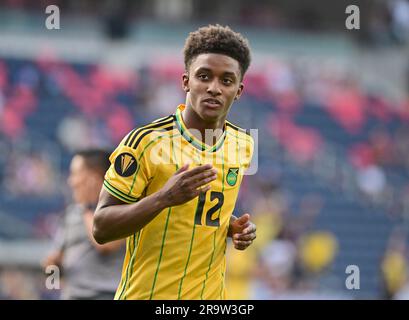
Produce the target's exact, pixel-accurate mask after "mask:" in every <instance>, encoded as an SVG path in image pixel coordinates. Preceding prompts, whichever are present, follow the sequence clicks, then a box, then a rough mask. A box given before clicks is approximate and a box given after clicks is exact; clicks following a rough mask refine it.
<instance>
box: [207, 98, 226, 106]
mask: <svg viewBox="0 0 409 320" xmlns="http://www.w3.org/2000/svg"><path fill="white" fill-rule="evenodd" d="M203 104H204V105H205V106H206V107H208V108H220V107H222V106H223V103H222V102H221V101H220V100H218V99H216V98H207V99H204V100H203Z"/></svg>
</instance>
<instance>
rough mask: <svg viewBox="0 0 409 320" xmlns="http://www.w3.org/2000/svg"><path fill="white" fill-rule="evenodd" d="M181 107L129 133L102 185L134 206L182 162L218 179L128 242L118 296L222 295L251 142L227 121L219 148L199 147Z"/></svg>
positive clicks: (211, 296)
mask: <svg viewBox="0 0 409 320" xmlns="http://www.w3.org/2000/svg"><path fill="white" fill-rule="evenodd" d="M183 109H184V105H180V106H179V107H178V108H177V111H176V113H175V114H174V115H171V116H169V117H165V118H162V119H160V120H158V121H156V122H153V123H151V124H149V125H147V126H144V127H142V128H141V129H138V130H134V131H132V132H131V133H129V134H128V135H127V136H126V137H125V138H124V139H123V140H122V142H121V143H120V145H119V146H118V147H117V149H116V150H115V151H114V152H113V153H112V155H111V157H110V161H111V167H110V169H109V170H108V171H107V173H106V175H105V182H104V187H105V189H106V190H107V191H108V192H109V193H111V194H112V195H113V196H115V197H117V198H118V199H121V200H123V201H124V202H128V203H132V202H136V201H138V200H139V199H140V198H142V197H144V196H148V195H150V194H153V193H155V192H156V191H158V190H159V189H161V188H162V186H163V185H164V184H165V182H166V181H167V180H168V179H169V178H170V177H171V176H172V175H173V174H174V173H175V172H176V171H177V170H178V169H179V168H180V167H181V166H182V165H183V164H184V163H186V162H190V163H191V166H190V168H193V167H194V166H197V165H200V164H204V163H212V164H213V166H214V167H215V168H216V169H217V171H218V174H217V175H218V177H217V180H215V181H213V182H211V190H209V191H208V192H207V193H206V194H205V197H203V198H202V201H200V200H199V197H197V198H195V199H193V200H191V201H189V202H187V203H185V204H182V205H180V206H176V207H171V208H167V209H165V210H163V211H162V212H161V213H159V214H158V215H157V216H156V217H155V218H154V219H153V220H152V221H151V222H150V223H149V224H147V225H146V226H145V227H144V228H143V229H142V230H140V231H139V232H136V233H135V234H133V235H132V236H130V237H128V238H127V251H126V255H125V259H124V265H123V270H122V278H121V282H120V285H119V287H118V290H117V292H116V295H115V299H225V297H226V293H225V284H224V274H225V265H226V263H225V250H226V243H227V241H226V237H227V231H228V226H229V221H230V216H231V214H232V212H233V209H234V206H235V202H236V199H237V196H238V192H239V187H240V184H241V181H242V178H243V172H244V171H245V169H246V168H248V166H249V164H250V160H251V157H252V153H253V145H254V142H253V140H252V138H251V137H250V136H249V135H248V134H246V133H245V132H243V131H242V129H237V128H236V127H235V126H234V125H232V124H230V123H228V122H226V125H225V127H224V129H225V130H224V132H223V135H222V136H221V137H220V139H218V141H217V142H216V144H215V145H214V146H210V145H203V144H201V142H200V141H198V139H195V138H193V136H192V134H191V133H190V132H189V131H188V130H187V129H186V126H185V124H184V123H183V120H182V118H181V111H182V110H183ZM202 149H203V150H202ZM237 168H238V170H237ZM129 173H132V174H131V175H129ZM236 173H238V174H237V175H236ZM228 176H229V178H228ZM235 177H237V179H235ZM199 202H200V203H202V204H203V206H202V208H203V210H200V206H199ZM216 208H217V209H218V210H215V209H216ZM209 210H210V211H209Z"/></svg>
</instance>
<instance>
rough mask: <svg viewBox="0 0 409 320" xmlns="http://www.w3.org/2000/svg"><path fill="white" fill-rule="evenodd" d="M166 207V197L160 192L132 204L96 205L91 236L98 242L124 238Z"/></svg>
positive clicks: (139, 228)
mask: <svg viewBox="0 0 409 320" xmlns="http://www.w3.org/2000/svg"><path fill="white" fill-rule="evenodd" d="M167 207H168V204H167V202H166V198H165V197H164V196H163V195H162V193H161V192H156V193H154V194H152V195H150V196H147V197H145V198H143V199H141V200H140V201H138V202H137V203H133V204H123V205H109V206H104V205H102V206H101V207H100V206H98V207H97V209H96V211H95V215H94V226H93V236H94V238H95V240H96V241H97V242H98V243H99V244H104V243H107V242H110V241H114V240H118V239H122V238H126V237H128V236H130V235H132V234H134V233H135V232H138V231H139V230H141V229H142V228H143V227H144V226H145V225H146V224H148V223H149V222H150V221H151V220H152V219H153V218H155V217H156V216H157V215H158V214H159V213H160V212H161V211H162V210H163V209H165V208H167Z"/></svg>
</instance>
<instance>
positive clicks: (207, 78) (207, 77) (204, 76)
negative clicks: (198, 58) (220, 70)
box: [197, 73, 209, 80]
mask: <svg viewBox="0 0 409 320" xmlns="http://www.w3.org/2000/svg"><path fill="white" fill-rule="evenodd" d="M197 77H198V78H199V79H200V80H209V76H208V75H207V74H204V73H202V74H199V75H198V76H197Z"/></svg>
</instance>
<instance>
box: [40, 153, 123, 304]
mask: <svg viewBox="0 0 409 320" xmlns="http://www.w3.org/2000/svg"><path fill="white" fill-rule="evenodd" d="M108 158H109V153H107V152H106V151H103V150H97V149H95V150H86V151H81V152H78V153H77V154H76V155H75V156H74V157H73V159H72V161H71V165H70V175H69V178H68V184H69V186H70V188H71V190H72V193H73V200H74V203H73V204H71V205H70V206H68V207H67V209H66V213H65V215H64V217H63V219H62V223H61V225H60V227H59V229H58V231H57V234H56V238H55V242H54V245H53V250H52V252H51V253H50V254H49V255H48V257H47V258H46V259H45V261H44V262H43V266H44V268H46V267H47V266H49V265H56V266H58V267H60V268H61V269H62V270H61V271H62V272H61V273H62V277H63V283H62V290H61V299H70V300H77V299H90V300H91V299H92V300H94V299H95V300H109V299H113V298H114V294H115V291H116V288H117V287H118V283H119V280H120V276H121V268H122V262H123V257H124V253H125V248H124V241H123V240H118V241H114V242H110V243H108V244H104V245H99V244H98V243H96V242H95V240H94V238H93V236H92V224H93V213H94V209H95V207H96V204H97V202H98V196H99V191H100V190H101V187H102V183H103V178H104V174H105V171H106V170H108V168H109V166H110V162H109V159H108Z"/></svg>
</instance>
